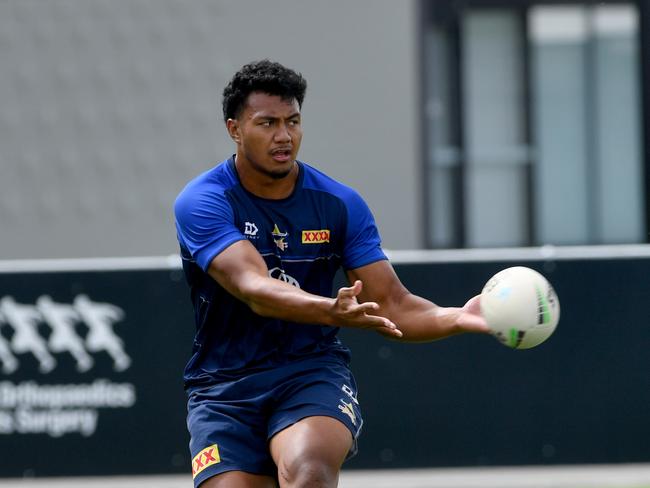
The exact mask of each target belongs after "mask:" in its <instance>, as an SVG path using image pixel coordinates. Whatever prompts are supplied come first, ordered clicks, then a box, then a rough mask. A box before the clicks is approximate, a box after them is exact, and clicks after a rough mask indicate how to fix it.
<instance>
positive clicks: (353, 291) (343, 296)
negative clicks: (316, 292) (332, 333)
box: [332, 280, 402, 337]
mask: <svg viewBox="0 0 650 488" xmlns="http://www.w3.org/2000/svg"><path fill="white" fill-rule="evenodd" d="M362 288H363V284H362V283H361V280H357V281H355V282H354V284H353V285H352V286H349V287H343V288H341V289H339V291H338V293H337V295H336V299H335V301H334V305H333V306H332V314H333V317H334V323H335V324H338V325H340V326H341V327H356V328H359V329H374V330H376V331H377V332H380V333H382V334H384V335H389V336H391V337H402V331H400V330H399V329H398V328H397V325H395V324H394V323H393V322H391V321H390V320H389V319H387V318H386V317H381V316H379V315H371V313H372V312H376V311H378V310H379V304H377V303H375V302H364V303H359V301H358V300H357V296H358V295H359V293H361V290H362Z"/></svg>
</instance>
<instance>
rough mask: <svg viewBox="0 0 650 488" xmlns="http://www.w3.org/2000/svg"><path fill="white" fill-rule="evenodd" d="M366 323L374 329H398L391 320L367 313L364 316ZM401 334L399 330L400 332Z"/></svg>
mask: <svg viewBox="0 0 650 488" xmlns="http://www.w3.org/2000/svg"><path fill="white" fill-rule="evenodd" d="M365 318H366V320H367V323H368V325H369V326H370V327H373V328H376V329H380V328H381V329H388V330H391V331H395V330H399V329H398V328H397V325H395V324H394V323H393V322H392V321H391V320H389V319H387V318H386V317H380V316H379V315H367V314H366V316H365ZM400 334H401V332H400Z"/></svg>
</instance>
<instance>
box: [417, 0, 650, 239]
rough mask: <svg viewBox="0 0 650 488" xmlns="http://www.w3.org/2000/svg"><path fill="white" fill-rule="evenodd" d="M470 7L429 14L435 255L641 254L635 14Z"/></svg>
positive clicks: (588, 7) (585, 7) (428, 146)
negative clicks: (597, 249) (487, 251)
mask: <svg viewBox="0 0 650 488" xmlns="http://www.w3.org/2000/svg"><path fill="white" fill-rule="evenodd" d="M475 3H476V5H475ZM475 3H474V2H466V3H465V6H464V7H454V5H457V4H455V3H454V4H452V2H436V6H435V7H430V6H429V7H425V8H424V12H425V15H426V16H427V18H428V19H429V21H427V22H426V23H425V27H424V30H423V57H424V76H423V80H424V94H425V97H426V103H425V104H424V107H425V114H424V119H425V128H426V130H425V134H424V140H425V156H426V157H425V160H426V161H425V168H426V175H427V195H428V201H427V204H428V210H429V212H428V215H429V218H428V245H429V246H430V247H437V248H440V247H502V246H528V245H542V244H556V245H571V244H614V243H639V242H646V220H647V216H646V206H645V194H646V190H645V183H644V181H645V180H644V170H643V169H644V168H643V158H642V153H643V149H642V148H643V133H642V123H641V120H642V111H641V109H640V107H641V106H642V104H641V99H642V94H641V90H640V87H641V83H640V81H639V80H640V78H641V71H640V70H641V67H640V60H641V56H640V53H639V44H640V42H639V14H638V9H637V7H636V5H634V4H632V3H614V4H602V3H599V4H560V5H558V4H557V2H556V3H555V4H553V5H547V4H537V3H535V2H532V3H531V2H528V3H525V4H523V2H510V4H508V2H501V3H500V4H498V5H496V6H495V5H494V4H493V5H492V6H491V7H490V8H486V7H482V6H480V5H478V4H479V3H485V2H475ZM441 5H446V7H445V6H441Z"/></svg>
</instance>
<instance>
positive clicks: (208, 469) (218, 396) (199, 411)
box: [187, 356, 363, 486]
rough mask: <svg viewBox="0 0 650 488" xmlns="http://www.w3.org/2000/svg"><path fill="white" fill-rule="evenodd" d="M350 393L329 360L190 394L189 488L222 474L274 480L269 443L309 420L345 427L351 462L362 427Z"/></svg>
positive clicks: (341, 369) (340, 369) (347, 379)
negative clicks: (237, 473) (321, 419)
mask: <svg viewBox="0 0 650 488" xmlns="http://www.w3.org/2000/svg"><path fill="white" fill-rule="evenodd" d="M356 391H357V387H356V383H355V381H354V377H353V376H352V373H351V371H350V370H349V368H348V367H347V365H346V364H345V363H344V362H343V361H341V360H339V359H337V358H334V357H329V356H328V357H318V358H310V359H305V360H300V361H297V362H294V363H290V364H286V365H282V366H278V367H275V368H273V369H268V370H263V371H257V372H254V373H252V374H250V375H248V376H245V377H243V378H240V379H236V380H232V381H227V382H222V383H219V384H216V385H214V386H208V387H201V388H197V389H196V390H193V391H191V392H190V394H189V401H188V406H187V408H188V415H187V428H188V430H189V433H190V453H191V457H192V477H193V479H194V486H198V485H199V484H200V483H202V482H203V481H205V480H206V479H208V478H210V477H212V476H215V475H217V474H220V473H224V472H226V471H245V472H247V473H252V474H260V475H268V476H272V477H275V476H276V475H277V467H276V466H275V463H274V462H273V459H272V458H271V453H270V451H269V440H270V439H271V437H273V436H274V435H275V434H277V433H278V432H280V431H281V430H283V429H285V428H287V427H289V426H290V425H292V424H294V423H296V422H298V421H299V420H301V419H304V418H306V417H311V416H314V415H322V416H327V417H333V418H336V419H338V420H340V421H341V422H342V423H343V424H345V426H346V427H347V428H348V429H349V430H350V432H351V433H352V437H353V439H354V442H353V446H352V449H351V450H350V453H349V454H348V458H349V457H351V456H353V455H354V454H355V453H356V450H357V438H358V436H359V433H360V431H361V426H362V424H363V419H362V418H361V410H360V408H359V402H358V401H357V393H356Z"/></svg>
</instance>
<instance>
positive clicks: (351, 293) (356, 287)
mask: <svg viewBox="0 0 650 488" xmlns="http://www.w3.org/2000/svg"><path fill="white" fill-rule="evenodd" d="M361 288H362V284H361V281H360V280H357V281H355V282H354V284H353V285H352V286H344V287H343V288H340V289H339V292H338V296H340V297H346V298H352V297H356V296H357V295H358V294H359V293H361Z"/></svg>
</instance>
